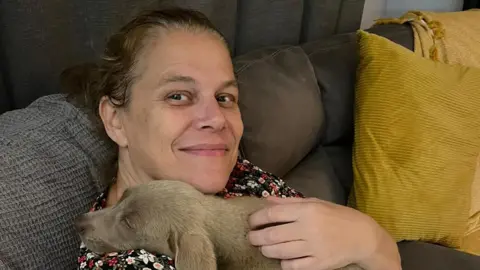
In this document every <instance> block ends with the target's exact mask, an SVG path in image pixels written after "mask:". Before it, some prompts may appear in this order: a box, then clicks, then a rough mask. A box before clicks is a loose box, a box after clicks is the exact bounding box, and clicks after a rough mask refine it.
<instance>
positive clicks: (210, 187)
mask: <svg viewBox="0 0 480 270" xmlns="http://www.w3.org/2000/svg"><path fill="white" fill-rule="evenodd" d="M228 178H229V175H225V174H222V175H218V176H207V175H200V174H198V175H197V176H196V177H193V178H191V180H190V181H188V182H189V184H190V185H192V186H194V187H195V188H196V189H198V190H199V191H201V192H203V193H205V194H215V193H218V192H220V191H222V190H223V189H224V188H225V186H226V185H227V182H228Z"/></svg>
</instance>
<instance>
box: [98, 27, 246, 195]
mask: <svg viewBox="0 0 480 270" xmlns="http://www.w3.org/2000/svg"><path fill="white" fill-rule="evenodd" d="M134 74H135V77H136V80H135V81H134V83H133V85H132V87H131V94H130V102H129V104H128V107H127V108H116V107H114V106H112V105H111V104H110V103H109V102H108V101H105V100H104V101H103V102H102V103H101V105H100V113H101V115H102V119H103V121H104V124H105V126H106V131H107V134H108V135H109V136H110V137H111V138H112V139H113V140H114V141H115V142H116V143H117V144H118V145H119V177H120V178H121V177H125V175H128V176H129V177H132V178H137V179H145V180H147V181H150V180H157V179H175V180H180V181H184V182H187V183H190V184H191V185H193V186H195V187H196V188H197V189H199V190H200V191H202V192H204V193H216V192H218V191H221V190H222V189H223V187H224V186H225V184H226V182H227V181H228V177H229V174H230V172H231V170H232V169H233V166H234V165H235V163H236V159H237V154H238V146H239V142H240V138H241V136H242V134H243V123H242V119H241V115H240V110H239V107H238V103H237V101H238V88H237V84H236V81H235V76H234V72H233V67H232V63H231V59H230V55H229V52H228V49H227V48H226V46H225V44H224V42H223V41H222V40H220V38H219V37H218V36H216V35H214V34H212V33H209V32H207V31H196V32H195V31H187V30H181V29H178V30H170V31H162V33H159V34H158V35H156V37H155V38H152V39H151V40H150V41H149V42H148V43H147V44H146V46H145V49H144V51H143V53H141V54H140V55H139V56H138V59H137V65H136V68H135V71H134ZM122 175H123V176H122ZM120 180H121V179H120ZM145 180H143V181H145Z"/></svg>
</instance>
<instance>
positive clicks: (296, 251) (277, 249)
mask: <svg viewBox="0 0 480 270" xmlns="http://www.w3.org/2000/svg"><path fill="white" fill-rule="evenodd" d="M307 245H308V243H307V242H306V241H304V240H298V241H290V242H284V243H279V244H275V245H269V246H262V247H260V250H261V252H262V254H263V255H264V256H265V257H268V258H274V259H280V260H290V259H295V258H302V257H306V256H311V255H312V253H311V252H310V250H309V248H308V246H307Z"/></svg>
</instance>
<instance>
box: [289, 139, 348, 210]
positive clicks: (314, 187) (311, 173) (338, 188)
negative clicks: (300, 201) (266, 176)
mask: <svg viewBox="0 0 480 270" xmlns="http://www.w3.org/2000/svg"><path fill="white" fill-rule="evenodd" d="M347 166H348V167H350V165H349V164H347ZM283 179H284V180H285V181H286V182H287V183H288V185H289V186H291V187H293V188H295V189H296V190H298V191H300V192H301V193H302V194H303V195H305V196H306V197H315V198H319V199H322V200H326V201H330V202H334V203H338V204H345V202H346V194H345V190H344V188H343V187H342V185H341V184H340V181H339V177H338V175H337V172H336V171H335V168H334V166H333V164H332V160H331V159H330V157H329V156H328V154H327V152H326V149H325V148H324V147H323V146H321V145H319V146H317V147H316V148H315V149H314V150H313V151H312V152H311V153H310V154H308V155H307V156H306V157H305V158H304V159H303V160H302V161H301V162H300V163H299V164H298V165H297V166H296V167H295V168H293V169H292V170H291V171H290V172H288V173H287V175H285V176H284V178H283Z"/></svg>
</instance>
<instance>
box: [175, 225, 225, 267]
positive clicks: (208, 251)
mask: <svg viewBox="0 0 480 270" xmlns="http://www.w3.org/2000/svg"><path fill="white" fill-rule="evenodd" d="M175 244H176V245H175V266H176V267H177V269H181V270H197V269H205V270H217V259H216V257H215V251H214V248H213V243H212V241H210V239H209V238H208V237H207V236H206V235H205V234H198V233H197V234H193V233H192V234H184V235H182V236H180V238H179V239H178V240H177V241H176V243H175Z"/></svg>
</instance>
